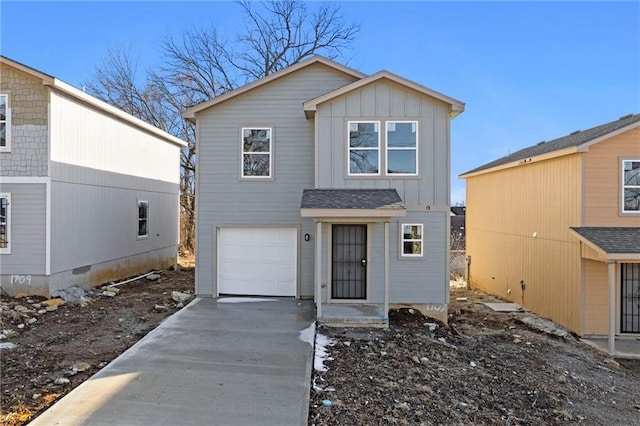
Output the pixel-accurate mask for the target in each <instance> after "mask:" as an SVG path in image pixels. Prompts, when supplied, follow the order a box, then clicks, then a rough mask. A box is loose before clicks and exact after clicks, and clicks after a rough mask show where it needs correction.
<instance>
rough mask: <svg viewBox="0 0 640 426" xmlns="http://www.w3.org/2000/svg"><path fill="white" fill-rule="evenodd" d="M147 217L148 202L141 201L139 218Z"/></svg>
mask: <svg viewBox="0 0 640 426" xmlns="http://www.w3.org/2000/svg"><path fill="white" fill-rule="evenodd" d="M146 218H147V204H145V203H140V204H138V219H146Z"/></svg>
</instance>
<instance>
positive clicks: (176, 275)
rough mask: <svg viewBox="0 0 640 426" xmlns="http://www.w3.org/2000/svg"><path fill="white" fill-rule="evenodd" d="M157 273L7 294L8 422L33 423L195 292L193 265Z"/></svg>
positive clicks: (2, 408)
mask: <svg viewBox="0 0 640 426" xmlns="http://www.w3.org/2000/svg"><path fill="white" fill-rule="evenodd" d="M156 275H157V278H155V279H154V280H149V279H140V280H136V281H131V282H128V283H125V284H124V285H121V286H120V285H119V284H116V283H109V284H107V285H106V286H104V287H100V288H93V289H82V288H79V287H70V288H67V289H64V290H61V291H59V292H57V293H56V294H55V295H54V297H53V298H51V299H45V298H42V297H36V296H34V297H20V298H7V297H2V298H0V319H1V322H0V365H1V366H2V368H1V370H0V384H1V386H0V398H1V399H0V425H7V426H8V425H11V426H15V425H22V424H24V423H26V422H27V421H28V420H29V419H31V418H32V417H33V416H35V415H36V414H37V413H39V412H40V411H42V410H44V409H46V408H47V407H48V406H50V405H51V404H53V402H55V401H56V400H57V399H58V398H60V397H62V396H64V395H65V394H66V393H68V392H69V391H70V390H71V389H73V388H74V387H76V386H78V385H79V384H80V383H82V382H83V381H84V380H86V379H87V378H89V377H90V376H91V375H92V374H94V373H95V372H96V371H98V370H99V369H100V368H102V367H104V366H105V365H106V364H107V363H109V362H110V361H111V360H113V359H114V358H115V357H117V356H118V355H119V354H121V353H122V352H124V351H125V350H126V349H127V348H129V347H130V346H131V345H133V344H134V343H135V342H136V341H138V340H139V339H141V338H142V337H143V336H145V335H146V334H147V333H148V332H150V331H151V330H153V329H154V328H155V327H156V326H157V325H158V324H159V323H160V322H161V321H162V320H163V319H164V318H166V317H167V316H169V315H171V314H172V313H174V312H176V310H178V309H180V308H182V307H183V306H185V305H186V304H188V303H189V301H191V299H192V298H193V297H194V296H193V288H194V283H193V269H183V270H182V271H162V273H160V274H156ZM158 307H161V308H158Z"/></svg>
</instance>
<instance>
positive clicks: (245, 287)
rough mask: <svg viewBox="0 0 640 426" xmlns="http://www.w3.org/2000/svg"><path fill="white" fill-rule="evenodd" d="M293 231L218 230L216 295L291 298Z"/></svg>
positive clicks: (294, 270)
mask: <svg viewBox="0 0 640 426" xmlns="http://www.w3.org/2000/svg"><path fill="white" fill-rule="evenodd" d="M297 235H298V233H297V229H296V228H221V229H220V231H219V234H218V293H220V294H243V295H259V296H295V295H296V282H297V275H298V274H297V263H298V262H297V252H298V250H297V240H298V237H297Z"/></svg>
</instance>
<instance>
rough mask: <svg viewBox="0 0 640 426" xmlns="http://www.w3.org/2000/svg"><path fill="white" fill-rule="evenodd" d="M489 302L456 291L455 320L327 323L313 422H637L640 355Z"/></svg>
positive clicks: (402, 314) (403, 313)
mask: <svg viewBox="0 0 640 426" xmlns="http://www.w3.org/2000/svg"><path fill="white" fill-rule="evenodd" d="M456 296H460V297H466V298H467V300H462V301H456V298H457V297H456ZM490 299H492V298H491V297H490V296H486V295H484V294H482V293H480V292H474V291H468V290H464V289H461V290H454V291H453V294H452V300H453V301H454V302H452V305H451V306H450V314H449V324H448V325H445V324H443V323H440V322H438V321H435V320H433V319H429V318H426V317H423V316H422V315H421V314H419V313H418V312H417V311H413V310H409V309H402V310H399V311H393V312H391V314H390V322H391V325H390V327H389V329H387V330H380V329H330V328H319V330H318V332H319V333H321V334H323V335H325V336H327V337H328V338H329V339H330V341H331V344H332V345H333V346H329V347H328V348H327V352H328V358H327V359H326V360H325V362H324V364H325V366H326V367H327V371H315V372H314V377H313V386H312V391H311V403H310V410H309V424H310V425H336V424H354V425H355V424H424V425H431V424H500V425H525V424H527V425H530V424H565V423H567V422H578V423H582V424H594V425H595V424H599V425H600V424H616V425H623V424H625V425H626V424H633V423H634V422H638V419H640V361H626V362H624V361H620V362H619V363H617V362H611V360H609V359H608V357H607V356H606V355H604V354H600V353H597V352H595V351H593V350H592V349H591V348H589V347H587V346H586V345H583V344H581V343H580V342H578V341H577V339H575V338H573V336H571V335H570V334H565V335H563V336H562V337H559V336H558V335H557V333H550V332H545V331H539V330H538V327H536V325H537V324H535V323H534V324H533V326H532V321H530V320H529V319H526V320H524V321H522V318H529V317H530V316H531V314H530V313H525V312H523V313H520V312H518V313H498V312H493V311H491V310H490V309H489V308H487V307H486V306H483V305H482V304H481V303H480V302H484V301H489V300H490ZM331 358H332V359H331Z"/></svg>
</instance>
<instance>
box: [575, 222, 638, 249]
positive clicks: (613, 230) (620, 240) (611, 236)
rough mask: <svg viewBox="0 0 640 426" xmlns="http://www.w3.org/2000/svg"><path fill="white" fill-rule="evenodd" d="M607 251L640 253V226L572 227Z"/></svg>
mask: <svg viewBox="0 0 640 426" xmlns="http://www.w3.org/2000/svg"><path fill="white" fill-rule="evenodd" d="M571 229H573V230H574V231H575V232H577V233H578V234H580V235H581V236H582V237H584V238H585V239H587V240H589V241H590V242H592V243H593V244H595V245H596V246H598V247H600V248H601V249H602V250H603V251H605V252H606V253H640V227H638V228H617V227H580V228H571Z"/></svg>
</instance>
